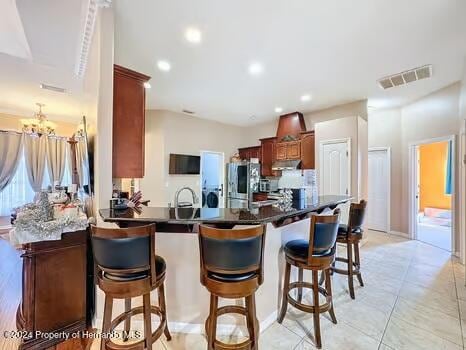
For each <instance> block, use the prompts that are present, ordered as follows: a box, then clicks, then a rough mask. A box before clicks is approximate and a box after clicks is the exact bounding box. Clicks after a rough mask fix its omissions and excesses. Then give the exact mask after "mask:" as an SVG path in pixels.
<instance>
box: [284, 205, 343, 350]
mask: <svg viewBox="0 0 466 350" xmlns="http://www.w3.org/2000/svg"><path fill="white" fill-rule="evenodd" d="M339 216H340V209H338V208H337V209H335V211H334V213H333V215H313V216H312V217H311V228H310V236H309V241H307V240H304V239H298V240H293V241H290V242H288V243H287V244H286V245H285V248H284V250H285V260H286V266H285V277H284V283H283V296H282V306H281V309H280V313H279V316H278V320H277V321H278V323H282V322H283V319H284V318H285V314H286V310H287V308H288V303H289V304H291V305H293V306H294V307H295V308H297V309H298V310H301V311H303V312H308V313H312V314H313V317H314V337H315V344H316V347H317V348H319V349H320V348H321V347H322V340H321V335H320V314H321V313H324V312H327V311H328V312H329V314H330V317H331V319H332V322H333V323H335V324H336V323H337V319H336V317H335V312H334V311H333V301H332V285H331V279H330V268H331V266H332V263H333V261H334V259H335V250H336V239H337V232H338V220H339ZM291 265H293V266H296V267H297V268H298V272H299V280H298V282H293V283H291V282H290V272H291ZM304 270H311V271H312V283H308V282H304V281H303V271H304ZM319 271H322V275H325V288H323V287H321V286H320V285H319ZM296 288H297V289H298V297H297V299H294V298H293V297H291V295H290V293H289V292H290V291H291V290H292V289H296ZM303 288H309V289H312V293H313V305H306V304H303V303H302V289H303ZM319 293H320V294H321V295H323V296H324V297H325V299H326V302H325V303H324V304H320V303H319Z"/></svg>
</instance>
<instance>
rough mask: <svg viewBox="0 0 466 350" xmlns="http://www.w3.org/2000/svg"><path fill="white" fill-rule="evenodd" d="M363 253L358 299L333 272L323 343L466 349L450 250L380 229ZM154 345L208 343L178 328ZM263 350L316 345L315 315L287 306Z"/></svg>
mask: <svg viewBox="0 0 466 350" xmlns="http://www.w3.org/2000/svg"><path fill="white" fill-rule="evenodd" d="M361 254H362V264H363V278H364V281H365V287H363V288H361V287H359V285H358V284H357V283H356V285H357V286H358V287H357V290H356V300H351V299H350V297H349V294H348V291H347V284H346V280H345V278H343V276H337V275H335V276H334V278H333V289H334V300H335V313H336V316H337V319H338V324H337V325H334V324H333V323H331V322H330V321H329V318H328V317H327V316H322V317H321V327H322V339H323V349H330V350H332V349H334V350H342V349H344V350H351V349H355V350H356V349H357V350H364V349H379V350H393V349H399V350H403V349H409V350H414V349H429V350H435V349H463V348H464V344H466V288H465V287H464V274H465V271H464V266H462V265H460V264H459V263H458V262H457V261H456V260H454V259H451V258H450V255H449V253H448V252H446V251H445V250H442V249H438V248H435V247H433V246H430V245H427V244H424V243H422V242H418V241H409V240H406V239H403V238H401V237H397V236H388V235H387V234H383V233H378V232H369V233H368V234H367V240H366V241H365V244H364V246H363V247H362V251H361ZM305 298H310V295H309V294H306V296H305ZM309 300H310V299H309ZM98 346H99V344H98V343H94V344H93V346H92V348H93V349H98ZM154 349H160V350H166V349H170V350H178V349H189V350H197V349H206V341H205V339H204V337H203V336H202V335H184V334H175V335H174V337H173V340H172V341H170V342H166V341H165V340H162V341H159V342H157V344H155V345H154ZM260 349H261V350H274V349H284V350H288V349H289V350H309V349H315V347H314V346H313V324H312V316H310V315H308V314H304V313H302V312H300V311H298V310H296V309H294V308H293V307H291V306H290V307H289V308H288V314H287V316H286V318H285V320H284V322H283V324H281V325H280V324H278V323H274V324H273V325H272V326H271V327H269V328H268V329H266V330H265V331H264V332H263V333H262V334H261V336H260Z"/></svg>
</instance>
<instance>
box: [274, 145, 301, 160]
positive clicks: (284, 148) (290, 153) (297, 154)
mask: <svg viewBox="0 0 466 350" xmlns="http://www.w3.org/2000/svg"><path fill="white" fill-rule="evenodd" d="M300 158H301V145H300V141H289V142H279V143H277V155H276V159H277V160H295V159H300Z"/></svg>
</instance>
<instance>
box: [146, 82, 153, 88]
mask: <svg viewBox="0 0 466 350" xmlns="http://www.w3.org/2000/svg"><path fill="white" fill-rule="evenodd" d="M151 87H152V86H150V83H149V82H147V81H145V82H144V88H145V89H150V88H151Z"/></svg>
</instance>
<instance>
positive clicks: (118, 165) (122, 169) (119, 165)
mask: <svg viewBox="0 0 466 350" xmlns="http://www.w3.org/2000/svg"><path fill="white" fill-rule="evenodd" d="M149 79H150V77H148V76H146V75H143V74H141V73H138V72H135V71H132V70H129V69H127V68H124V67H121V66H117V65H115V66H114V75H113V155H112V158H113V177H114V178H142V177H144V147H145V141H144V140H145V138H144V136H145V109H146V106H145V104H146V92H145V88H144V82H146V81H148V80H149Z"/></svg>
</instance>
